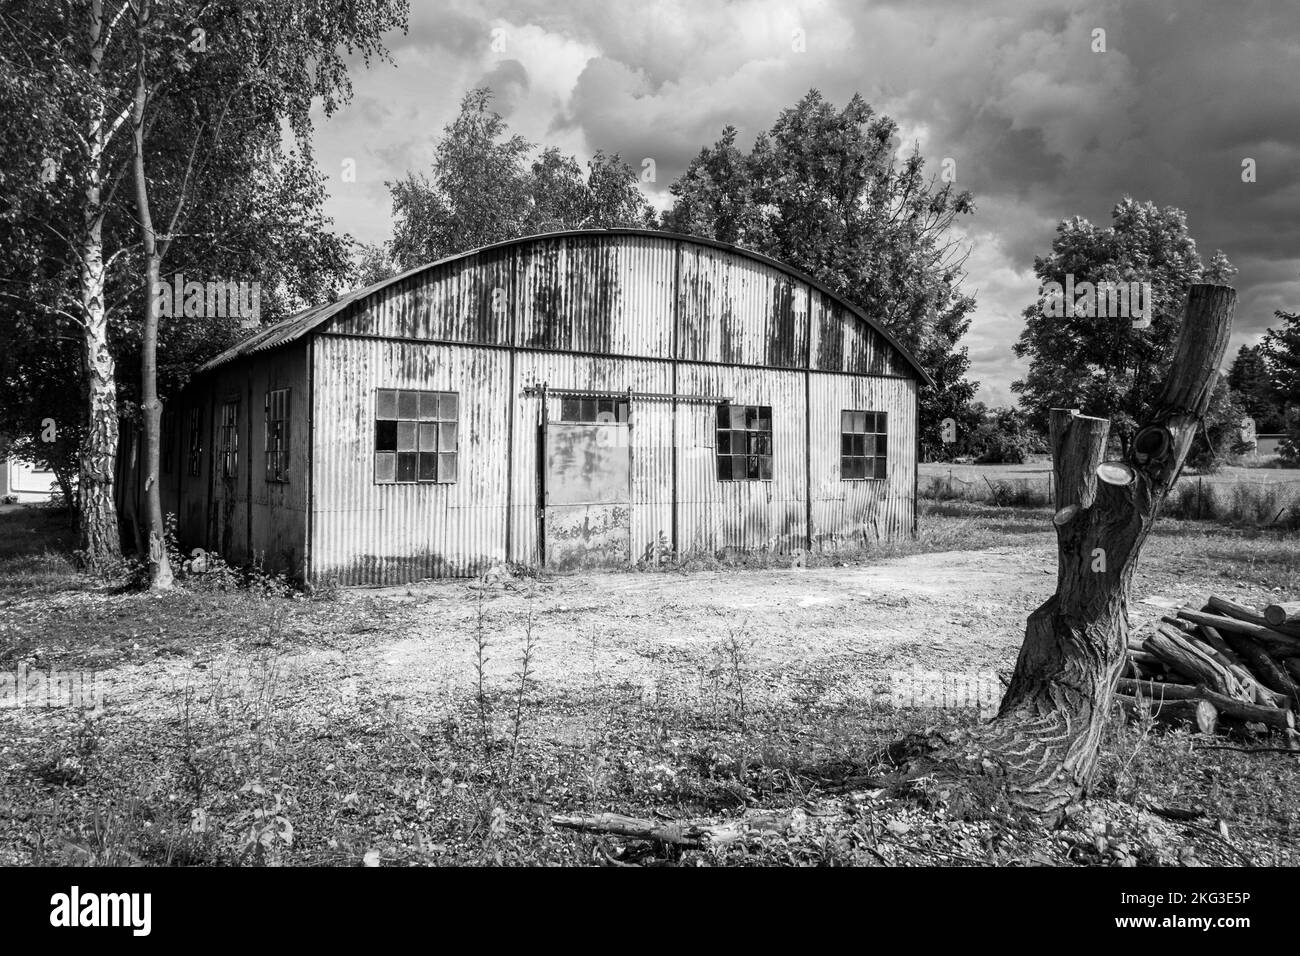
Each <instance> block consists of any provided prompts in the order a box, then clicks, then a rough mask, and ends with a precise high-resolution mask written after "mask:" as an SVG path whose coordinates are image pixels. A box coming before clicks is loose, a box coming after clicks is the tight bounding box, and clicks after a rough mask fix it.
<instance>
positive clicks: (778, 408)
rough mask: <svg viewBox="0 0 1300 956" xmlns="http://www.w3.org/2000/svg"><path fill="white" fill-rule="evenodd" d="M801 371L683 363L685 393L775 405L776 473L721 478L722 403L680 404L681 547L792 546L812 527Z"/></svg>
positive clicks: (800, 542)
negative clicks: (767, 477) (719, 432)
mask: <svg viewBox="0 0 1300 956" xmlns="http://www.w3.org/2000/svg"><path fill="white" fill-rule="evenodd" d="M804 380H805V375H804V373H803V372H782V371H774V370H771V369H757V368H728V367H725V366H718V365H694V364H690V365H688V364H683V365H681V366H680V367H679V368H678V372H677V388H678V390H679V391H680V392H681V393H683V394H697V395H712V396H718V397H724V398H730V399H731V400H732V402H733V403H734V404H737V405H770V406H771V407H772V480H771V481H719V480H718V465H717V460H716V457H715V447H714V446H715V442H716V431H717V420H718V411H717V406H715V405H713V404H706V403H690V404H682V405H679V407H678V413H677V414H678V443H679V447H678V451H677V498H678V506H677V510H678V518H677V521H678V547H679V549H680V550H681V551H683V552H701V551H703V552H710V553H713V552H718V551H722V550H725V549H737V550H744V551H763V550H766V551H776V552H782V553H784V552H788V551H790V550H792V549H794V548H800V547H803V546H804V544H805V538H806V535H807V499H806V495H805V489H806V488H807V458H806V455H805V451H804V450H805V448H806V447H807V443H806V440H805V432H804V429H805V427H806V422H805V417H804Z"/></svg>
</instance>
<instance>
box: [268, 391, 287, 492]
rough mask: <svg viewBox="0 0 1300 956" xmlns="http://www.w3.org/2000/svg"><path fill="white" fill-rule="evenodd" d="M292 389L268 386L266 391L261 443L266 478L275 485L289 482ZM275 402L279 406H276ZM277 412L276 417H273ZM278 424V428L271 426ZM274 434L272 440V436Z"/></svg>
mask: <svg viewBox="0 0 1300 956" xmlns="http://www.w3.org/2000/svg"><path fill="white" fill-rule="evenodd" d="M291 401H292V389H290V388H289V387H287V386H286V387H284V388H270V389H267V391H266V405H265V409H264V410H265V412H266V418H265V421H264V422H263V426H262V427H263V445H264V446H265V447H264V451H265V452H266V480H267V481H268V482H270V483H271V484H275V485H287V484H288V483H289V409H290V403H291ZM277 404H278V405H279V407H278V408H277V407H276V406H277ZM277 412H278V413H279V416H280V417H278V418H276V417H274V416H275V414H276V413H277ZM273 425H278V426H279V427H278V428H272V426H273ZM273 436H274V439H275V440H274V441H272V437H273Z"/></svg>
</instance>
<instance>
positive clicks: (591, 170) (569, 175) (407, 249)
mask: <svg viewBox="0 0 1300 956" xmlns="http://www.w3.org/2000/svg"><path fill="white" fill-rule="evenodd" d="M491 101H492V94H491V91H490V90H487V89H475V90H471V91H470V92H469V93H467V94H466V95H465V97H464V99H463V100H462V101H461V106H460V113H459V114H458V115H457V116H456V118H455V119H454V120H452V122H450V123H449V124H448V125H447V126H446V128H445V129H444V130H443V136H442V139H441V140H439V142H438V146H437V149H436V150H435V153H434V160H433V168H432V169H431V170H430V171H429V173H428V174H425V173H422V172H408V173H407V174H406V176H405V178H403V179H400V180H398V181H396V182H390V183H388V189H389V192H390V193H391V194H392V197H393V218H394V220H395V221H396V225H395V227H394V234H393V239H392V242H391V243H390V244H389V248H388V252H389V254H390V255H391V257H392V259H393V260H394V261H395V262H396V263H397V264H398V265H399V266H400V267H401V268H412V267H414V266H418V265H421V264H423V263H426V262H431V261H434V260H436V259H441V258H444V257H445V256H449V255H453V254H455V253H458V252H463V251H465V250H467V249H475V248H478V247H480V246H486V245H489V244H491V243H494V242H500V241H502V240H505V239H513V238H516V237H518V236H528V235H534V234H536V233H539V232H549V231H553V230H557V229H577V228H583V227H603V228H609V227H613V226H653V225H654V222H655V217H654V212H653V210H652V209H651V207H650V205H649V204H648V203H647V202H646V201H645V197H644V196H643V195H642V194H641V191H640V189H639V187H638V185H637V175H636V172H635V170H633V169H632V168H631V167H630V166H628V165H627V163H625V162H623V161H622V159H620V158H619V156H618V154H614V155H606V154H605V153H604V152H603V151H599V150H598V151H597V152H596V155H595V156H593V157H592V159H591V160H590V162H589V163H588V164H587V167H588V171H587V175H586V178H585V179H584V178H583V175H582V170H581V167H580V166H579V165H578V162H577V160H576V159H574V158H573V157H572V156H565V155H563V154H562V153H561V152H560V151H559V150H558V149H555V148H553V147H552V148H548V149H545V150H543V151H542V152H541V153H540V154H539V155H538V156H537V157H536V158H535V159H533V160H532V161H531V162H530V161H529V157H530V156H531V155H532V154H533V153H534V152H535V150H536V147H535V146H534V145H533V144H532V143H529V142H528V141H527V140H525V139H524V138H523V137H521V136H518V135H514V134H511V133H510V130H509V127H508V126H507V124H506V122H505V120H503V119H502V118H501V117H500V115H498V114H497V113H495V112H493V111H492V109H491Z"/></svg>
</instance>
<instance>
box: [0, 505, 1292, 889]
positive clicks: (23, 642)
mask: <svg viewBox="0 0 1300 956" xmlns="http://www.w3.org/2000/svg"><path fill="white" fill-rule="evenodd" d="M5 517H6V518H8V516H5ZM1047 518H1048V512H1047V511H1046V510H1045V509H995V508H990V507H988V506H984V505H978V504H969V503H960V502H954V503H945V504H938V505H933V506H931V507H929V508H928V509H927V511H926V513H925V514H924V515H923V524H922V534H921V536H920V538H919V539H918V540H917V541H915V542H907V543H903V544H899V545H892V546H889V547H887V548H880V549H873V550H868V551H863V552H858V553H853V554H846V553H839V554H832V555H825V556H820V557H819V560H824V561H827V562H841V563H844V562H874V561H880V560H884V559H886V558H891V557H894V556H898V555H903V554H908V553H925V552H933V551H946V550H952V549H954V548H957V549H970V548H1004V549H1005V548H1011V547H1016V546H1017V545H1018V546H1021V547H1023V546H1025V545H1026V544H1027V543H1032V544H1033V546H1034V547H1042V546H1044V545H1047V544H1050V541H1051V539H1052V536H1051V533H1050V531H1049V530H1048V522H1047ZM37 520H39V519H37V518H33V517H32V516H27V517H26V518H25V519H24V521H26V522H30V521H37ZM29 527H30V525H28V524H25V523H22V522H19V523H4V524H0V529H7V530H8V531H9V532H10V533H9V534H8V535H7V536H5V537H4V538H3V540H0V589H3V590H0V593H2V594H4V595H6V601H5V604H4V605H0V662H4V666H5V667H6V669H10V668H13V667H15V666H18V665H19V664H20V663H25V664H26V665H28V666H31V667H45V668H48V667H94V668H98V669H101V673H102V674H104V675H105V676H107V677H108V678H110V679H111V680H113V681H116V682H117V683H115V684H114V685H113V687H114V689H115V690H116V691H117V692H118V698H117V699H116V700H113V699H112V698H111V697H110V700H111V701H112V702H111V703H110V706H108V707H106V708H104V710H103V711H102V712H101V713H98V714H95V713H90V714H83V713H79V712H77V711H74V710H71V709H69V708H56V709H41V710H25V711H12V710H10V711H4V712H0V725H3V730H2V733H3V739H4V743H3V744H2V745H0V815H3V821H2V823H0V862H4V863H13V864H32V863H41V864H50V863H72V864H89V865H105V864H116V863H143V864H148V865H167V864H200V865H209V864H213V865H259V864H277V863H278V864H291V865H292V864H327V865H410V864H428V865H440V864H448V863H458V864H489V865H496V864H506V865H511V864H549V863H557V864H589V863H596V864H609V863H611V862H617V863H629V862H634V863H641V864H645V865H653V864H680V863H692V864H696V863H698V864H706V865H731V864H735V865H754V864H759V865H791V864H820V865H841V864H853V865H873V866H874V865H883V864H891V865H892V864H900V865H904V864H905V865H929V864H950V865H989V864H1003V865H1007V864H1011V865H1026V864H1036V863H1048V864H1054V865H1132V864H1165V865H1185V864H1192V863H1198V862H1208V863H1216V862H1217V863H1226V864H1231V865H1238V864H1241V863H1242V862H1243V861H1246V860H1249V861H1251V862H1258V863H1263V864H1271V863H1290V864H1295V863H1297V862H1300V859H1297V855H1296V842H1295V840H1294V839H1293V837H1294V835H1295V833H1296V827H1297V813H1298V812H1300V762H1298V761H1297V760H1296V759H1295V758H1293V757H1286V756H1282V755H1269V754H1264V753H1237V752H1232V751H1200V750H1198V749H1197V748H1198V747H1200V746H1203V745H1209V744H1216V745H1217V744H1221V743H1223V741H1219V740H1216V741H1204V740H1201V739H1199V738H1193V737H1191V736H1189V735H1188V734H1186V733H1185V732H1173V733H1168V734H1167V733H1165V732H1163V731H1157V730H1152V729H1151V728H1135V727H1125V726H1121V725H1119V724H1114V725H1112V726H1111V728H1110V730H1109V733H1108V735H1107V740H1106V743H1105V747H1104V754H1103V758H1102V768H1101V773H1100V775H1099V781H1098V785H1097V789H1096V792H1095V794H1094V797H1093V799H1092V800H1090V801H1089V803H1088V804H1087V805H1086V806H1085V807H1084V808H1083V810H1082V812H1081V813H1080V815H1079V816H1078V817H1077V818H1076V819H1075V820H1073V821H1072V822H1071V823H1070V824H1069V825H1068V826H1067V827H1066V828H1065V829H1064V830H1062V831H1059V832H1056V833H1044V832H1041V831H1039V830H1037V829H1035V828H1033V827H1028V826H1025V825H1023V824H1022V823H1020V822H1017V821H1015V820H1012V819H1003V818H995V819H988V820H981V821H964V820H957V819H953V818H951V817H949V816H948V814H947V813H946V811H945V810H944V809H943V807H941V806H937V807H923V806H919V805H916V804H912V803H898V802H894V801H889V800H869V801H867V802H865V803H862V804H858V805H856V806H855V807H854V809H853V812H852V813H851V814H850V816H849V817H848V818H847V819H844V820H839V821H837V822H836V823H835V824H833V825H823V824H822V823H820V822H818V821H817V820H816V819H814V820H812V821H810V823H809V825H808V827H807V829H806V830H805V831H803V832H802V833H800V834H798V835H797V836H794V837H792V838H790V839H786V840H779V841H766V842H755V843H751V844H747V845H743V846H735V847H731V848H728V849H725V850H718V851H681V850H677V849H673V848H671V847H665V846H656V845H650V844H642V843H636V842H627V843H623V842H621V841H617V840H612V839H603V838H599V837H596V836H591V835H583V834H576V833H573V832H569V831H564V830H559V829H557V828H555V827H554V826H552V825H551V823H550V822H549V821H550V816H551V814H553V813H560V812H598V811H603V810H619V811H621V812H624V813H630V814H637V815H645V816H655V815H658V816H659V817H660V818H667V819H673V818H685V817H699V816H708V817H716V818H721V817H727V816H731V815H735V814H738V813H742V812H744V811H745V810H747V809H754V808H781V807H794V806H802V805H805V804H807V803H808V802H809V801H815V800H817V799H818V798H819V797H827V796H828V795H829V794H831V792H832V791H833V789H834V788H835V786H836V785H837V783H838V782H839V781H840V780H841V779H842V778H843V777H844V776H845V775H846V774H849V773H854V772H862V771H864V770H870V769H872V768H873V767H874V766H875V764H874V762H873V761H874V759H875V755H876V754H878V753H879V751H880V748H881V747H882V745H884V744H886V743H888V742H890V741H892V740H894V739H897V738H898V737H899V736H901V735H903V734H905V733H908V732H914V731H921V730H923V729H926V728H933V727H961V726H964V725H967V724H969V723H970V722H971V721H973V720H976V719H977V717H976V714H975V712H974V711H973V710H971V709H942V708H926V709H899V708H897V707H895V706H893V704H892V703H891V702H890V700H889V690H890V688H889V687H888V686H887V685H886V686H882V687H881V688H879V690H880V691H881V693H880V695H879V696H878V698H877V699H876V700H875V701H874V702H872V701H865V702H864V701H863V700H862V699H861V698H860V697H858V696H854V695H853V694H850V693H846V692H845V691H846V688H847V687H848V686H849V684H850V683H851V682H853V681H854V680H855V679H856V678H858V677H859V676H860V675H858V674H856V673H855V671H856V669H858V668H860V667H862V666H863V663H862V662H861V661H859V660H857V659H856V658H852V657H851V656H845V657H841V658H835V657H823V658H818V659H815V660H814V659H809V660H792V661H788V662H784V663H781V664H779V665H776V666H771V665H765V664H760V662H759V658H758V656H757V654H756V650H757V648H756V647H755V645H754V641H755V636H754V635H753V634H751V633H748V632H747V631H746V630H745V628H744V627H743V625H740V626H737V625H734V624H733V626H732V627H730V628H723V629H721V630H720V631H719V633H718V635H717V639H716V641H715V642H714V643H713V644H712V645H711V646H698V647H687V646H675V647H674V646H670V645H669V644H668V643H665V644H664V645H662V646H657V647H653V648H651V649H650V650H648V651H647V652H646V654H647V666H648V669H649V674H650V677H651V679H650V680H649V681H648V682H646V683H642V684H636V683H630V682H625V681H623V680H621V679H611V677H610V676H609V675H610V672H609V671H607V670H606V669H605V668H603V667H602V666H601V664H600V662H601V661H602V660H604V659H605V658H604V657H603V656H602V652H603V648H602V646H601V645H602V642H603V641H604V640H606V636H605V635H602V634H598V633H591V634H585V633H584V640H587V641H588V642H589V644H590V648H591V649H590V653H589V654H586V655H584V654H575V655H574V656H572V657H570V658H566V659H565V660H564V661H563V662H560V663H561V664H562V667H563V668H564V670H565V671H566V672H567V673H568V674H569V675H570V676H571V679H569V680H567V681H565V682H562V683H543V682H539V681H535V680H533V679H532V678H531V674H532V673H533V670H534V668H536V667H537V666H539V664H542V665H549V666H551V667H554V666H555V664H556V662H546V661H544V660H539V657H538V655H540V654H544V653H545V648H544V647H541V648H539V647H538V646H537V645H536V644H535V643H534V642H533V641H532V640H531V638H530V633H531V628H532V623H531V615H530V614H529V613H528V612H527V610H526V609H525V611H524V612H522V613H516V614H514V615H513V616H512V617H509V616H508V617H504V618H503V617H501V616H500V614H499V613H498V614H497V615H496V616H495V617H492V618H490V620H491V622H492V624H491V626H490V627H489V628H488V629H484V630H480V631H479V632H478V633H475V632H474V631H473V630H472V629H470V630H467V631H466V632H465V633H464V635H463V637H462V638H461V641H462V643H463V645H464V647H463V659H464V661H465V667H464V674H463V675H462V676H463V681H461V682H459V683H457V684H456V685H454V686H452V687H451V688H450V689H449V690H447V691H445V692H444V694H445V696H442V697H439V698H438V699H436V700H434V699H433V698H434V697H435V696H437V695H438V694H439V693H440V691H439V690H438V689H435V688H432V687H431V688H429V690H428V698H429V699H425V700H420V699H410V698H404V697H402V696H400V695H399V694H397V693H395V692H394V691H393V690H392V687H391V685H390V684H386V683H385V682H384V681H383V680H354V679H352V678H350V677H347V676H344V677H343V678H342V679H339V677H338V676H337V675H338V674H340V673H342V674H346V673H347V667H348V662H349V661H350V660H353V659H355V655H356V653H357V650H358V649H359V648H361V647H363V646H370V645H372V644H378V645H380V646H383V643H384V642H385V641H391V640H393V639H395V635H400V633H401V632H402V629H403V628H405V627H406V626H407V623H408V622H409V621H410V620H411V616H410V615H412V614H419V613H425V614H428V613H441V611H440V606H439V605H438V604H436V603H431V604H428V605H425V604H421V603H420V602H421V600H422V599H421V598H418V597H417V598H415V599H414V601H413V602H412V601H408V602H406V603H402V602H399V601H398V600H397V599H395V598H382V597H374V598H358V599H349V600H342V601H326V600H315V599H313V600H307V599H301V598H296V599H295V598H284V597H274V596H259V595H254V594H247V593H242V592H237V593H231V594H207V593H191V592H186V591H181V592H178V593H177V594H175V595H172V596H170V597H167V598H165V599H162V600H156V599H152V598H148V597H146V596H143V595H139V594H134V593H123V592H115V591H114V590H112V589H109V588H103V587H98V586H96V587H98V589H97V590H96V589H95V588H93V587H92V588H89V589H88V585H90V584H92V582H86V581H83V580H81V579H79V577H78V576H77V575H76V574H75V572H74V571H72V570H71V566H70V564H66V563H63V562H64V560H65V559H63V558H62V557H59V560H58V561H44V563H42V560H37V559H34V558H32V557H31V553H30V552H28V553H26V554H25V553H24V552H23V551H22V548H21V547H20V544H19V543H16V542H15V541H14V540H13V539H14V538H15V535H16V534H18V532H20V531H21V533H22V534H26V533H28V531H27V530H26V529H27V528H29ZM25 540H27V539H23V538H21V535H19V542H21V541H25ZM29 543H30V542H29ZM37 553H38V554H39V553H40V552H39V551H37ZM51 553H52V554H54V555H56V556H60V555H61V554H62V552H59V551H51ZM762 560H767V561H772V562H776V561H778V560H784V561H786V562H787V563H788V560H789V559H788V557H781V556H766V557H764V558H762ZM33 562H35V563H33ZM1143 573H1144V575H1145V576H1146V577H1145V579H1144V580H1145V582H1146V586H1149V587H1159V586H1161V585H1162V584H1163V583H1165V582H1175V581H1177V582H1185V581H1187V580H1188V579H1189V578H1191V579H1195V580H1196V581H1198V582H1200V583H1203V584H1204V585H1205V587H1207V588H1218V587H1220V586H1221V585H1224V584H1226V583H1227V582H1228V580H1229V579H1231V580H1232V585H1233V586H1234V587H1237V586H1239V587H1241V588H1245V589H1247V593H1248V594H1249V595H1252V596H1254V597H1256V598H1257V597H1259V596H1261V595H1263V594H1266V593H1280V594H1283V595H1286V596H1291V597H1300V592H1297V591H1296V590H1295V589H1296V588H1297V582H1298V581H1300V548H1297V547H1296V539H1295V538H1294V537H1293V536H1290V537H1288V536H1283V535H1280V534H1277V533H1271V532H1258V531H1245V530H1242V531H1232V532H1229V531H1226V530H1224V529H1214V528H1213V527H1212V526H1208V525H1204V524H1200V523H1194V522H1164V523H1162V524H1161V525H1160V526H1158V530H1157V533H1156V535H1155V536H1154V537H1153V538H1152V540H1151V542H1150V545H1149V547H1148V552H1147V556H1146V560H1145V562H1144V566H1143ZM1273 588H1278V589H1281V590H1280V591H1277V592H1273V591H1271V590H1270V589H1273ZM470 593H472V592H470ZM1237 593H1241V592H1240V591H1239V592H1237ZM480 606H481V604H480ZM901 613H906V612H901ZM530 647H531V650H529V651H527V654H528V657H527V658H526V659H525V657H524V654H525V649H526V648H530ZM303 652H310V653H313V654H323V655H327V656H328V657H329V658H330V659H331V660H335V661H337V662H338V667H339V668H341V670H338V671H328V672H321V673H320V674H319V675H318V676H317V677H315V678H313V679H312V680H311V681H307V682H304V681H302V680H296V679H291V676H290V674H289V668H290V665H291V664H292V662H293V661H295V660H297V659H298V656H299V655H300V654H301V653H303ZM476 653H481V654H482V656H483V657H484V658H493V657H499V658H501V659H502V660H504V661H505V662H506V664H505V667H506V673H504V674H502V673H501V672H500V671H496V672H493V671H491V670H490V669H484V670H483V679H482V681H481V682H480V681H478V680H476V679H475V676H474V673H473V665H472V661H473V659H474V656H475V654H476ZM164 660H165V661H169V662H171V667H172V669H171V671H170V673H173V674H175V675H177V676H176V678H175V679H174V680H173V681H172V682H171V683H170V684H169V685H161V686H160V685H159V684H158V682H156V681H155V682H153V683H139V681H140V680H141V679H143V677H144V675H148V674H151V673H154V672H156V671H157V670H158V669H159V667H160V663H159V662H161V661H164ZM218 662H220V665H219V663H218ZM891 663H898V662H891ZM133 682H134V683H133ZM137 686H138V687H141V688H144V687H148V688H150V690H149V691H148V693H147V694H143V695H142V693H141V692H140V691H138V690H137V691H133V688H134V687H137ZM1233 743H1234V745H1237V746H1242V747H1245V748H1255V747H1259V746H1261V745H1264V744H1266V743H1267V740H1265V739H1251V738H1246V739H1242V740H1239V741H1235V742H1233ZM1153 806H1154V807H1156V808H1157V810H1163V811H1166V813H1164V814H1162V813H1161V812H1155V811H1153V810H1152V809H1151V807H1153ZM1168 811H1191V812H1192V813H1193V814H1194V815H1193V817H1192V818H1191V819H1181V820H1174V819H1171V818H1170V816H1169V815H1168ZM1225 832H1226V834H1227V836H1226V838H1225V836H1224V833H1225Z"/></svg>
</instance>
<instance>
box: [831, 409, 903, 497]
mask: <svg viewBox="0 0 1300 956" xmlns="http://www.w3.org/2000/svg"><path fill="white" fill-rule="evenodd" d="M859 415H860V416H863V419H864V420H863V429H864V430H862V431H858V430H857V418H856V416H859ZM859 439H860V440H861V441H862V446H861V447H862V448H863V452H862V453H858V452H854V451H852V450H851V449H852V448H854V447H857V446H856V444H855V442H856V441H857V440H859ZM868 439H870V444H869V445H868ZM890 444H891V442H890V441H889V413H888V412H878V411H873V410H870V409H864V408H845V409H841V410H840V481H888V480H889V446H890ZM846 447H848V448H849V449H850V451H848V453H846V452H845V448H846ZM868 448H869V449H870V450H869V451H868ZM853 462H861V463H862V464H863V466H864V467H863V474H850V471H854V470H856V469H852V468H850V467H849V466H850V463H853Z"/></svg>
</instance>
